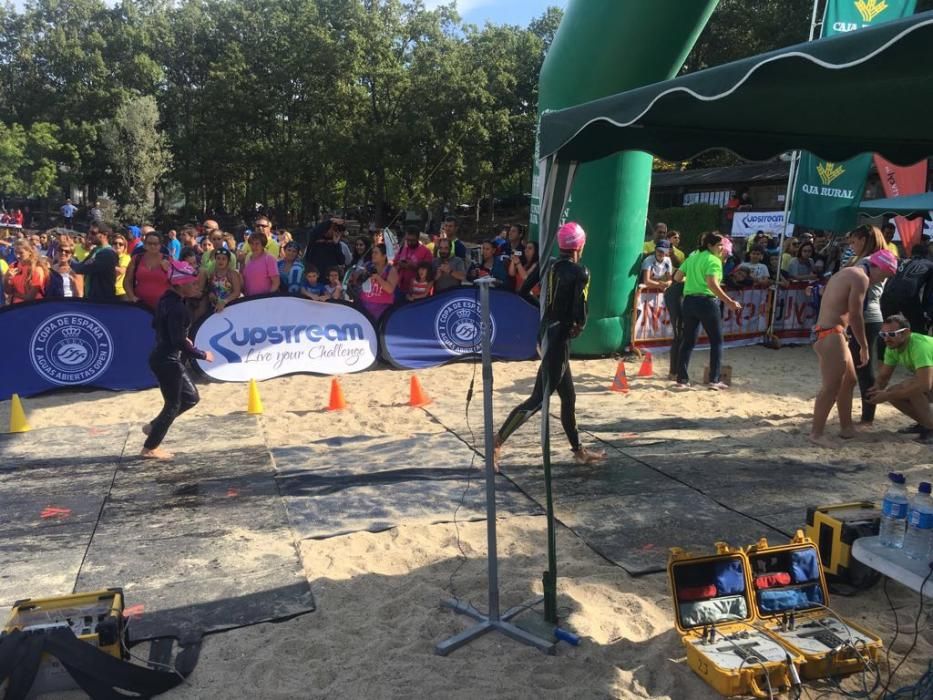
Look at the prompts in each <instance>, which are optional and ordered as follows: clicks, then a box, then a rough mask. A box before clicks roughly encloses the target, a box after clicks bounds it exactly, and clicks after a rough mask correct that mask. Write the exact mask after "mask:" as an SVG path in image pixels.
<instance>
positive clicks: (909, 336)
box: [868, 314, 933, 444]
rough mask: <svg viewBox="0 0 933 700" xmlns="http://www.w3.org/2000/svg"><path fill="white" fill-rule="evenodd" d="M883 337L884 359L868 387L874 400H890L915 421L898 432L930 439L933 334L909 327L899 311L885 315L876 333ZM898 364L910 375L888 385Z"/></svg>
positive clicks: (932, 439) (919, 439)
mask: <svg viewBox="0 0 933 700" xmlns="http://www.w3.org/2000/svg"><path fill="white" fill-rule="evenodd" d="M878 335H879V336H880V337H881V339H882V340H884V345H885V351H884V363H883V364H882V365H881V369H880V370H878V376H877V378H876V379H875V385H874V386H872V387H871V388H870V389H869V390H868V397H869V401H871V402H872V403H873V404H879V403H890V404H891V405H892V406H894V408H896V409H897V410H898V411H900V412H901V413H903V414H904V415H905V416H909V417H910V418H913V419H914V421H916V423H915V425H912V426H910V427H909V428H902V429H901V430H899V431H898V432H899V433H904V434H916V435H917V442H922V443H925V444H926V443H933V411H931V410H930V400H931V399H933V338H931V337H930V336H928V335H923V334H921V333H913V332H911V330H910V321H908V320H907V318H906V317H905V316H902V315H901V314H895V315H894V316H888V317H887V318H886V319H885V320H884V325H882V326H881V332H880V333H879V334H878ZM897 367H904V368H905V369H906V370H907V371H908V372H911V374H912V376H911V377H910V378H909V379H906V380H905V381H903V382H901V383H900V384H895V385H894V386H892V387H890V388H888V382H890V381H891V376H892V375H893V374H894V370H895V369H896V368H897Z"/></svg>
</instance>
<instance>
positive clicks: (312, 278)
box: [301, 265, 328, 301]
mask: <svg viewBox="0 0 933 700" xmlns="http://www.w3.org/2000/svg"><path fill="white" fill-rule="evenodd" d="M320 276H321V275H320V273H319V272H318V269H317V268H316V267H315V266H314V265H308V267H307V268H306V269H305V281H304V282H302V283H301V295H302V296H304V297H307V298H308V299H313V300H314V301H327V299H328V297H327V293H326V288H325V286H324V283H323V282H321V280H320Z"/></svg>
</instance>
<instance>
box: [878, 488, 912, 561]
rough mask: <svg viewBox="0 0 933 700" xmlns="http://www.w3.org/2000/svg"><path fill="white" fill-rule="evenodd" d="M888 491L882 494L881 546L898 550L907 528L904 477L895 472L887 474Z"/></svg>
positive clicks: (901, 545) (902, 543)
mask: <svg viewBox="0 0 933 700" xmlns="http://www.w3.org/2000/svg"><path fill="white" fill-rule="evenodd" d="M888 480H889V481H890V482H891V483H890V484H888V490H887V491H885V492H884V502H883V503H882V505H881V529H880V532H879V534H880V535H881V544H882V545H884V546H885V547H892V548H894V549H900V548H901V547H903V546H904V530H905V529H906V527H907V508H908V501H907V489H906V488H904V481H905V480H904V475H903V474H899V473H897V472H891V473H890V474H888Z"/></svg>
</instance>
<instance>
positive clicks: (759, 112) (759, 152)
mask: <svg viewBox="0 0 933 700" xmlns="http://www.w3.org/2000/svg"><path fill="white" fill-rule="evenodd" d="M931 45H933V11H931V12H924V13H921V14H918V15H913V16H911V17H907V18H904V19H900V20H895V21H892V22H886V23H884V24H880V25H878V26H876V27H869V28H865V29H861V30H859V31H857V32H850V33H848V34H840V35H836V36H833V37H829V38H826V39H820V40H818V41H811V42H807V43H803V44H797V45H796V46H789V47H787V48H785V49H780V50H777V51H772V52H770V53H765V54H761V55H759V56H753V57H751V58H746V59H742V60H741V61H734V62H733V63H727V64H725V65H722V66H717V67H715V68H709V69H707V70H703V71H698V72H696V73H690V74H688V75H682V76H679V77H677V78H674V79H672V80H666V81H664V82H662V83H656V84H654V85H647V86H645V87H641V88H636V89H634V90H628V91H626V92H622V93H619V94H617V95H612V96H610V97H604V98H602V99H599V100H593V101H592V102H587V103H585V104H582V105H578V106H576V107H570V108H567V109H561V110H556V111H552V112H545V113H544V114H542V115H541V126H540V134H539V138H540V146H541V147H540V156H539V157H540V162H539V171H540V172H541V173H542V174H543V175H544V192H545V196H544V197H542V201H541V208H542V211H541V223H542V225H541V229H540V237H541V241H540V243H541V250H542V251H546V250H550V249H551V248H552V246H553V244H554V236H555V234H556V230H555V229H556V225H557V222H558V221H559V220H560V216H561V213H562V212H563V210H564V207H565V206H566V203H567V197H568V195H569V193H570V191H571V188H572V184H573V173H574V170H575V167H576V164H577V163H580V162H586V161H591V160H597V159H599V158H604V157H605V156H608V155H610V154H612V153H616V152H617V151H629V150H632V151H647V152H649V153H652V154H654V155H656V156H658V157H660V158H663V159H665V160H672V161H678V160H685V159H689V158H692V157H694V156H697V155H699V154H701V153H703V152H704V151H708V150H712V149H725V150H730V151H732V152H734V153H736V154H737V155H739V156H741V157H742V158H746V159H749V160H763V159H767V158H771V157H774V156H776V155H779V154H781V153H784V152H787V151H792V150H795V149H802V150H807V151H810V152H811V153H815V154H816V155H818V156H819V157H821V158H825V159H826V160H830V161H840V160H845V159H847V158H851V157H853V156H855V155H858V154H859V153H866V152H874V153H879V154H880V155H882V156H884V157H885V158H887V159H888V160H889V161H891V162H893V163H895V164H897V165H910V164H912V163H916V162H917V161H918V160H921V159H922V158H926V157H927V156H929V155H931V154H933V129H931V128H930V123H929V114H931V113H933V71H931V70H930V69H929V57H928V52H929V47H930V46H931ZM865 95H875V96H884V95H888V96H897V97H899V98H906V97H909V98H910V104H909V108H903V109H890V110H887V111H886V112H885V114H884V116H883V118H882V117H880V116H879V112H878V110H877V109H876V108H875V107H874V105H873V104H872V103H871V102H870V101H869V99H868V98H866V97H865Z"/></svg>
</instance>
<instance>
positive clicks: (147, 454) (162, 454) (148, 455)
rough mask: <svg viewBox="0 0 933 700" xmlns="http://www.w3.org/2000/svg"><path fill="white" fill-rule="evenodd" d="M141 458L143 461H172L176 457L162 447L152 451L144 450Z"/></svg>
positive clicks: (154, 448)
mask: <svg viewBox="0 0 933 700" xmlns="http://www.w3.org/2000/svg"><path fill="white" fill-rule="evenodd" d="M139 456H140V457H142V458H143V459H172V458H173V457H174V456H175V455H173V454H172V453H171V452H166V451H165V450H163V449H162V448H161V447H153V448H152V449H151V450H147V449H145V448H143V451H142V452H140V453H139Z"/></svg>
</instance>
